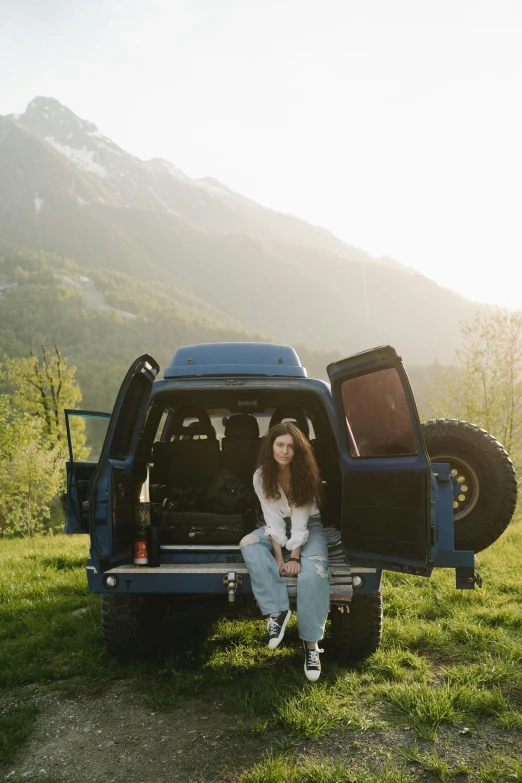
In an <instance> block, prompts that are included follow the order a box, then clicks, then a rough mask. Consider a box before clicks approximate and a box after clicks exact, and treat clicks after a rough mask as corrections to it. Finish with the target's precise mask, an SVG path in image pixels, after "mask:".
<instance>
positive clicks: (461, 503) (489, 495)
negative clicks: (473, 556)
mask: <svg viewBox="0 0 522 783" xmlns="http://www.w3.org/2000/svg"><path fill="white" fill-rule="evenodd" d="M422 431H423V435H424V440H425V442H426V448H427V449H428V454H429V456H430V459H431V461H432V462H449V463H450V466H451V473H452V475H453V476H455V478H456V479H457V481H458V482H459V484H460V486H461V490H462V491H461V493H460V494H459V496H458V497H457V499H456V500H455V502H454V504H453V507H454V519H455V549H471V550H473V551H474V552H480V551H481V550H482V549H486V547H488V546H490V545H491V544H492V543H493V542H494V541H496V540H497V538H498V537H499V536H500V535H502V533H503V532H504V530H505V529H506V528H507V526H508V525H509V523H510V521H511V518H512V517H513V514H514V512H515V507H516V504H517V481H516V476H515V469H514V468H513V463H512V462H511V460H510V459H509V456H508V453H507V452H506V450H505V449H504V447H503V446H502V445H501V444H500V443H499V442H498V440H496V439H495V438H494V437H493V436H492V435H490V434H489V433H488V432H486V430H482V429H480V427H476V426H475V425H474V424H470V423H469V422H467V421H458V420H457V419H432V420H430V421H426V422H423V424H422Z"/></svg>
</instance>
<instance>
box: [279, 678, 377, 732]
mask: <svg viewBox="0 0 522 783" xmlns="http://www.w3.org/2000/svg"><path fill="white" fill-rule="evenodd" d="M277 713H278V717H279V721H280V722H281V723H282V724H283V725H284V726H286V728H288V729H290V730H291V731H295V732H298V733H299V734H302V735H304V736H305V737H308V738H309V739H318V738H319V737H321V736H322V735H323V734H325V733H326V732H328V731H331V730H332V729H334V728H338V727H340V726H343V727H344V728H350V729H357V728H360V727H361V723H362V721H361V719H360V717H359V715H358V714H357V710H356V708H355V706H354V704H353V703H351V702H350V701H348V700H347V699H343V698H339V697H338V696H337V695H336V694H335V693H332V689H331V688H330V687H329V686H325V685H322V686H319V687H318V686H317V685H314V686H309V685H305V686H303V687H302V688H301V689H295V692H294V693H293V694H292V695H290V696H287V697H286V698H284V699H283V700H282V701H280V702H279V706H278V709H277Z"/></svg>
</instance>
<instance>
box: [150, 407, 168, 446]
mask: <svg viewBox="0 0 522 783" xmlns="http://www.w3.org/2000/svg"><path fill="white" fill-rule="evenodd" d="M169 413H170V408H165V410H164V411H163V413H162V414H161V419H160V422H159V424H158V429H157V430H156V435H155V436H154V442H156V441H157V440H161V436H162V435H163V431H164V429H165V425H166V423H167V419H168V416H169Z"/></svg>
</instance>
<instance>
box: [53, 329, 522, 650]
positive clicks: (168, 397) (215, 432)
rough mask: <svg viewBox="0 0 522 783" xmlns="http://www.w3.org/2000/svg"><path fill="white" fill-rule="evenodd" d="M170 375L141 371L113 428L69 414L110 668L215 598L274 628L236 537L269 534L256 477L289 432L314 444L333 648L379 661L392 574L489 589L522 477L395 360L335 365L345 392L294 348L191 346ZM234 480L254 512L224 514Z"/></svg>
mask: <svg viewBox="0 0 522 783" xmlns="http://www.w3.org/2000/svg"><path fill="white" fill-rule="evenodd" d="M159 370H160V368H159V366H158V364H157V362H156V361H155V360H154V359H153V358H152V357H151V356H148V355H144V356H140V357H139V358H138V359H137V360H136V361H135V362H134V363H133V365H132V366H131V368H130V369H129V371H128V373H127V375H126V376H125V378H124V380H123V383H122V386H121V389H120V391H119V393H118V396H117V399H116V402H115V405H114V409H113V411H112V414H105V413H98V412H94V411H77V410H67V411H66V412H65V415H66V422H67V432H68V439H69V449H70V460H69V462H68V463H67V466H66V469H67V511H66V526H65V532H67V533H88V534H89V536H90V556H89V559H88V562H87V580H88V585H89V589H90V591H91V592H93V593H99V594H100V597H101V620H102V631H103V639H104V643H105V645H106V647H107V649H108V650H109V651H110V652H111V653H115V654H118V655H134V654H139V653H141V652H142V651H144V650H145V649H146V648H147V647H148V646H149V645H150V644H151V643H152V641H153V639H154V633H155V630H156V629H157V627H158V623H159V621H160V620H161V617H162V615H163V613H164V612H165V610H166V608H167V606H168V604H169V603H171V602H176V601H177V602H178V603H182V604H183V603H185V604H187V605H191V604H192V603H193V602H194V601H195V600H200V598H201V597H202V596H203V597H204V598H205V599H208V598H210V597H214V600H215V601H217V603H218V605H219V606H220V607H221V610H222V611H223V612H225V611H227V612H233V613H235V614H237V615H239V616H242V617H259V616H260V615H259V610H258V608H257V606H256V604H255V601H254V598H253V595H252V591H251V586H250V580H249V575H248V572H247V569H246V567H245V564H244V562H243V559H242V557H241V552H240V548H239V540H240V538H241V536H242V535H243V533H245V532H248V531H249V530H251V529H252V528H253V527H254V526H255V524H256V520H257V523H258V524H262V521H263V520H262V518H261V517H260V516H259V513H260V512H259V509H256V508H255V506H256V502H255V495H253V493H252V492H251V481H252V475H253V472H254V469H255V463H256V457H257V453H258V449H259V444H260V442H261V438H262V437H263V436H264V435H265V434H266V432H267V431H268V429H269V427H270V426H273V425H274V424H275V423H278V422H280V421H283V420H291V421H294V422H295V423H296V425H297V426H298V427H300V429H301V430H302V431H303V432H304V434H305V435H306V436H307V437H308V438H309V439H310V442H311V445H312V448H313V450H314V454H315V456H316V459H317V462H318V465H319V468H320V471H321V476H322V481H323V487H324V498H325V502H324V508H323V509H322V517H323V524H324V525H325V528H326V530H327V534H328V541H329V553H330V569H331V585H330V591H331V614H330V616H331V625H330V629H331V630H330V645H331V648H333V649H334V650H336V651H338V652H339V653H341V654H345V655H349V656H363V655H367V654H369V653H371V652H373V651H375V650H376V649H377V647H378V646H379V643H380V640H381V634H382V614H383V612H382V593H381V575H382V571H383V569H388V570H392V571H400V572H402V573H406V574H412V575H417V576H424V577H429V576H430V575H431V574H432V572H433V569H434V568H436V567H441V568H452V569H455V574H456V587H457V588H461V589H471V588H473V587H474V586H475V584H477V583H480V577H479V576H478V574H477V573H476V572H475V566H474V557H475V553H476V552H478V551H480V550H481V549H483V548H485V547H486V546H489V544H491V543H492V542H493V541H494V540H495V539H496V538H498V536H499V535H500V534H501V533H502V532H503V530H504V529H505V528H506V526H507V525H508V524H509V521H510V519H511V517H512V515H513V513H514V509H515V505H516V494H517V484H516V478H515V473H514V470H513V466H512V464H511V461H510V460H509V457H508V455H507V454H506V452H505V451H504V449H503V448H502V446H501V445H500V444H499V443H498V442H497V441H496V440H495V439H494V438H493V437H492V436H490V435H489V434H488V433H486V432H485V431H484V430H481V429H479V428H478V427H474V426H473V425H471V424H469V423H467V422H460V421H456V420H434V421H429V422H425V423H423V424H421V422H420V420H419V415H418V412H417V408H416V405H415V400H414V397H413V394H412V391H411V387H410V384H409V381H408V378H407V375H406V372H405V370H404V367H403V365H402V361H401V359H400V357H399V356H398V355H397V353H396V351H395V350H394V349H393V348H391V347H390V346H384V347H379V348H375V349H373V350H368V351H365V352H363V353H359V354H356V355H354V356H351V357H349V358H347V359H344V360H342V361H339V362H336V363H334V364H331V365H329V366H328V368H327V370H328V376H329V378H330V384H328V383H326V382H324V381H322V380H317V379H313V378H308V377H307V374H306V370H305V368H304V367H302V366H301V363H300V361H299V358H298V356H297V354H296V352H295V350H294V349H293V348H291V347H290V346H285V345H274V344H267V343H215V344H202V345H192V346H185V347H183V348H180V349H178V350H177V351H176V353H175V355H174V358H173V360H172V363H171V365H170V366H169V367H168V368H167V369H166V370H165V372H164V377H163V380H159V379H158V374H159ZM79 419H81V420H82V421H83V425H79V423H78V420H79ZM86 438H87V445H88V446H90V448H91V451H90V458H89V459H88V460H86V459H85V458H84V456H83V455H84V454H85V439H86ZM82 449H83V451H82ZM75 454H76V455H77V458H75ZM78 456H79V458H78ZM220 476H221V477H223V478H224V479H225V480H226V479H227V477H228V478H230V477H232V478H233V479H234V481H235V486H236V488H237V487H238V486H239V487H240V488H242V489H243V490H244V492H243V498H242V500H243V502H242V504H241V502H239V503H238V504H237V506H236V507H235V508H232V507H231V508H230V509H228V510H227V508H226V507H225V508H222V509H216V507H215V504H214V505H213V504H211V503H210V500H209V498H210V494H209V493H210V491H211V488H212V487H214V488H215V482H216V477H218V478H219V477H220ZM225 483H226V481H225ZM232 491H233V490H232ZM145 542H146V544H147V546H145ZM295 589H296V585H295V580H291V579H289V580H288V590H289V595H290V597H291V598H292V597H294V596H295Z"/></svg>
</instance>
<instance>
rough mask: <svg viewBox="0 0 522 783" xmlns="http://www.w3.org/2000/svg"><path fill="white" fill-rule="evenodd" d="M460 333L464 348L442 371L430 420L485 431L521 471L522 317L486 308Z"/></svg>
mask: <svg viewBox="0 0 522 783" xmlns="http://www.w3.org/2000/svg"><path fill="white" fill-rule="evenodd" d="M461 331H462V335H463V348H462V349H461V350H459V351H457V352H456V366H455V368H453V369H452V371H451V372H448V371H447V370H446V371H445V370H443V369H442V368H441V369H440V378H439V381H438V383H437V384H436V386H435V388H434V390H433V392H432V399H430V400H429V401H428V404H429V408H430V415H431V416H432V417H434V418H438V417H441V418H459V419H465V420H466V421H470V422H472V423H473V424H477V425H478V426H480V427H483V428H484V429H485V430H487V431H488V432H489V433H490V434H491V435H493V436H494V437H495V438H497V439H498V440H499V441H500V442H501V443H502V445H503V446H504V448H505V449H506V450H507V451H508V453H509V455H510V456H511V459H512V460H513V462H514V463H515V464H516V465H520V466H522V312H517V311H511V310H504V309H501V308H497V307H492V308H488V309H487V310H485V311H483V312H482V313H479V314H478V315H477V316H476V317H475V319H474V320H473V321H471V322H468V323H464V324H463V325H462V328H461Z"/></svg>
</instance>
